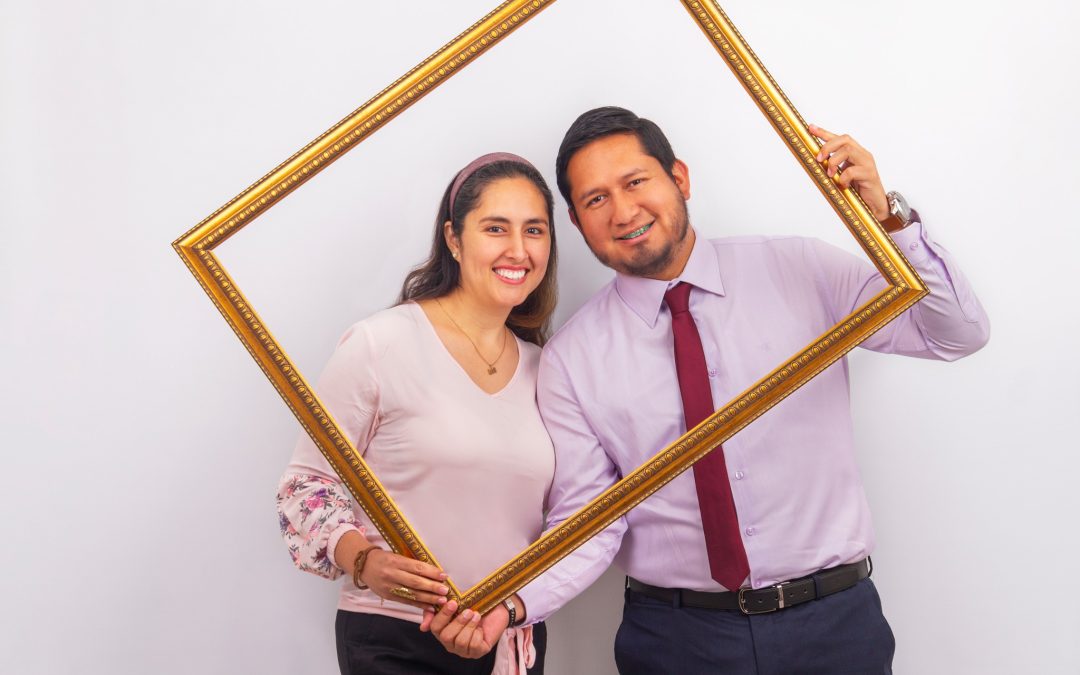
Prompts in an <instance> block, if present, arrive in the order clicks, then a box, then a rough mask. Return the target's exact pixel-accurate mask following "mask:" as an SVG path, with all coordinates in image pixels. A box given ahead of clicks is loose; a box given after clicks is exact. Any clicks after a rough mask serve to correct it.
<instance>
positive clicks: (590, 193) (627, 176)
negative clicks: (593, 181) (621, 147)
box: [577, 167, 645, 202]
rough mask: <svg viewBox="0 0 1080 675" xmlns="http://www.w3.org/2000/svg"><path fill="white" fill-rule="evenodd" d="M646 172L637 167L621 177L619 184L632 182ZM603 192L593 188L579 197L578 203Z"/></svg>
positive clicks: (601, 189) (598, 188)
mask: <svg viewBox="0 0 1080 675" xmlns="http://www.w3.org/2000/svg"><path fill="white" fill-rule="evenodd" d="M644 172H645V169H642V168H637V167H635V168H633V169H630V170H629V171H627V172H626V173H624V174H623V175H621V176H619V182H620V183H625V182H626V181H628V180H630V177H631V176H636V175H637V174H639V173H644ZM603 191H604V189H603V188H600V187H595V188H593V189H591V190H589V191H587V192H583V193H581V194H580V195H578V198H577V201H579V202H580V201H581V200H583V199H587V198H589V197H592V196H593V195H594V194H596V193H597V192H603Z"/></svg>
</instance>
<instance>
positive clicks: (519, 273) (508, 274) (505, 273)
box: [495, 269, 525, 281]
mask: <svg viewBox="0 0 1080 675" xmlns="http://www.w3.org/2000/svg"><path fill="white" fill-rule="evenodd" d="M495 274H498V275H499V276H500V277H503V278H506V279H510V280H511V281H517V280H518V279H521V278H522V277H524V276H525V270H504V269H497V270H495Z"/></svg>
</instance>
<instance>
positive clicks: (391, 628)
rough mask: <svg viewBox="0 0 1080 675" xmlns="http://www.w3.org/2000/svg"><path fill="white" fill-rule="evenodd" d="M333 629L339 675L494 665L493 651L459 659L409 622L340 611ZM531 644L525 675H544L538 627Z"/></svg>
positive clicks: (462, 670) (451, 673)
mask: <svg viewBox="0 0 1080 675" xmlns="http://www.w3.org/2000/svg"><path fill="white" fill-rule="evenodd" d="M334 629H335V632H336V633H337V654H338V666H339V667H340V668H341V675H489V673H491V670H492V668H494V667H495V651H494V650H492V652H491V653H490V654H488V655H487V656H485V657H483V658H480V659H463V658H461V657H460V656H455V655H454V654H451V653H450V652H448V651H446V649H445V648H444V647H443V646H442V644H441V643H440V642H439V641H438V640H436V639H435V636H434V635H432V634H431V633H421V632H420V629H419V627H418V625H417V624H416V623H413V622H412V621H404V620H402V619H394V618H392V617H389V616H382V615H380V614H363V613H361V612H347V611H345V610H342V609H339V610H338V613H337V622H336V623H335V626H334ZM533 646H534V647H536V663H535V664H534V665H533V667H532V668H529V675H543V673H544V650H545V648H546V647H547V628H546V627H545V626H544V624H543V623H538V624H536V625H535V626H533Z"/></svg>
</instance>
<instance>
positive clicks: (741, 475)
mask: <svg viewBox="0 0 1080 675" xmlns="http://www.w3.org/2000/svg"><path fill="white" fill-rule="evenodd" d="M743 478H746V474H745V473H743V472H742V471H736V472H735V480H742V479H743Z"/></svg>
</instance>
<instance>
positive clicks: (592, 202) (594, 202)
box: [585, 195, 604, 206]
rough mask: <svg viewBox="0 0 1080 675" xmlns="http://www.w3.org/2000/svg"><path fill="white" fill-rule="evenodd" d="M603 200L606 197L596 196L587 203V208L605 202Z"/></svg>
mask: <svg viewBox="0 0 1080 675" xmlns="http://www.w3.org/2000/svg"><path fill="white" fill-rule="evenodd" d="M603 199H604V195H596V196H595V197H593V198H592V199H590V200H589V201H587V202H585V206H596V205H597V204H599V203H600V202H601V201H603Z"/></svg>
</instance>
